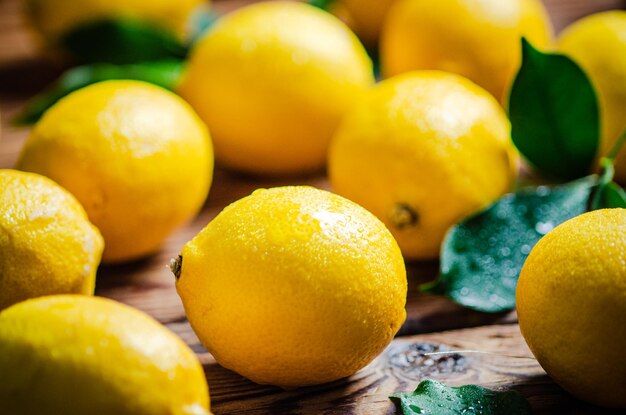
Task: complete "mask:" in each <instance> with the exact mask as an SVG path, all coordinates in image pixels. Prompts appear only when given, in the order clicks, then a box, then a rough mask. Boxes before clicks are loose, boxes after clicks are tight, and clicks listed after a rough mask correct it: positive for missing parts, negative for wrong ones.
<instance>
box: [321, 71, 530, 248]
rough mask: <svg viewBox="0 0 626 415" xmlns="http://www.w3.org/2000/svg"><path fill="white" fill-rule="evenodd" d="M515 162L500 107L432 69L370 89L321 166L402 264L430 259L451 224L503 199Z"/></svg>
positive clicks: (470, 85) (474, 89)
mask: <svg viewBox="0 0 626 415" xmlns="http://www.w3.org/2000/svg"><path fill="white" fill-rule="evenodd" d="M517 166H518V156H517V153H516V152H515V150H514V148H513V145H512V144H511V140H510V125H509V122H508V120H507V117H506V115H505V113H504V112H503V111H502V108H501V107H500V106H499V104H498V102H497V101H496V100H495V99H494V98H493V97H492V96H491V95H489V94H488V93H487V92H486V91H485V90H483V89H482V88H480V87H478V86H477V85H475V84H473V83H472V82H470V81H468V80H467V79H464V78H462V77H460V76H457V75H453V74H448V73H444V72H438V71H417V72H411V73H407V74H403V75H399V76H397V77H394V78H390V79H388V80H385V81H383V82H381V83H380V84H379V85H378V86H376V87H375V88H373V89H372V90H371V91H370V93H369V94H368V95H367V97H365V98H364V99H363V100H362V101H361V102H360V103H359V104H358V105H356V106H355V107H354V108H353V109H352V110H351V111H350V113H349V114H348V115H347V116H346V118H345V119H344V121H343V123H342V125H341V126H340V127H339V129H338V131H337V133H336V135H335V137H334V139H333V142H332V144H331V148H330V153H329V160H328V168H329V178H330V182H331V186H332V189H333V191H335V192H337V193H338V194H340V195H342V196H344V197H347V198H348V199H350V200H353V201H355V202H356V203H358V204H360V205H361V206H363V207H365V208H366V209H368V210H369V211H370V212H372V213H374V214H375V215H376V216H378V218H379V219H381V220H382V221H383V222H385V224H386V225H387V227H388V228H389V229H390V230H391V232H392V233H393V235H394V236H395V238H396V240H397V241H398V244H399V245H400V248H402V252H403V254H404V256H405V258H407V259H431V258H436V257H437V256H438V255H439V247H440V245H441V241H442V240H443V237H444V234H445V233H446V231H447V230H448V228H450V227H451V226H452V225H454V224H455V223H456V222H458V221H459V220H461V219H463V218H464V217H466V216H467V215H469V214H471V213H473V212H475V211H477V210H479V209H481V208H483V207H485V206H487V205H488V204H490V203H492V202H494V201H495V200H496V199H497V198H499V197H500V196H501V195H503V194H504V193H506V192H507V191H508V190H509V189H510V188H511V186H512V185H513V183H514V181H515V178H516V173H517Z"/></svg>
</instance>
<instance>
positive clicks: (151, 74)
mask: <svg viewBox="0 0 626 415" xmlns="http://www.w3.org/2000/svg"><path fill="white" fill-rule="evenodd" d="M182 67H183V62H181V61H176V60H169V61H159V62H144V63H141V64H132V65H112V64H108V63H101V64H94V65H86V66H79V67H76V68H73V69H70V70H69V71H67V72H65V73H64V74H63V75H61V77H60V78H59V80H57V81H56V82H55V83H54V84H53V85H52V86H51V87H50V88H48V89H47V90H46V91H44V92H42V93H41V94H39V95H37V96H35V97H34V98H33V99H31V100H30V101H29V102H28V104H26V107H25V108H24V110H23V111H22V112H21V113H20V114H19V115H18V116H17V117H16V118H15V119H14V120H13V122H14V123H16V124H32V123H35V122H37V120H39V118H41V116H42V115H43V113H44V112H45V111H46V110H47V109H48V108H50V107H51V106H52V105H54V104H55V103H56V102H57V101H58V100H59V99H61V98H63V97H64V96H66V95H67V94H69V93H71V92H73V91H76V90H78V89H80V88H83V87H85V86H87V85H91V84H93V83H96V82H100V81H106V80H110V79H134V80H139V81H145V82H150V83H152V84H155V85H159V86H161V87H163V88H167V89H174V87H175V86H176V84H177V83H178V80H179V78H180V72H181V70H182Z"/></svg>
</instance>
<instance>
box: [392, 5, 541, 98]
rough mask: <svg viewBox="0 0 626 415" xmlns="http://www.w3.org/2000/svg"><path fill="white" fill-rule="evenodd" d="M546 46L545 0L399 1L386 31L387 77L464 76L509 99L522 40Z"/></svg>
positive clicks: (537, 45) (393, 9) (518, 63)
mask: <svg viewBox="0 0 626 415" xmlns="http://www.w3.org/2000/svg"><path fill="white" fill-rule="evenodd" d="M522 36H525V37H526V38H527V39H528V40H529V41H530V42H531V43H532V44H533V45H534V46H536V47H539V48H545V47H547V46H548V45H549V44H550V42H551V40H552V28H551V25H550V22H549V19H548V15H547V13H546V10H545V9H544V7H543V5H542V3H541V1H540V0H438V1H431V0H399V1H397V2H396V3H395V4H394V6H393V7H392V8H391V10H390V11H389V14H388V16H387V19H386V21H385V25H384V27H383V30H382V35H381V37H382V39H381V67H382V71H383V74H384V75H385V76H393V75H397V74H399V73H402V72H407V71H410V70H414V69H438V70H443V71H449V72H454V73H457V74H459V75H463V76H464V77H466V78H469V79H470V80H472V81H474V82H475V83H477V84H478V85H480V86H482V87H483V88H485V89H486V90H487V91H489V92H491V94H493V95H494V96H495V97H496V98H497V99H498V100H504V99H505V97H506V95H507V94H508V89H509V87H510V83H511V81H512V79H513V76H514V75H515V72H516V71H517V69H518V68H519V65H520V62H521V56H522V53H521V37H522Z"/></svg>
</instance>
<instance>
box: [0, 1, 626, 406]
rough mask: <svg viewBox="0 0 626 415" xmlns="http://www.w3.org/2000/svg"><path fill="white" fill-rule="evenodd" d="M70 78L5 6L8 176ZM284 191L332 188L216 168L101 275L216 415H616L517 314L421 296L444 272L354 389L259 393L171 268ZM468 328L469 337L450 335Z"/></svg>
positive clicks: (0, 108)
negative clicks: (435, 396)
mask: <svg viewBox="0 0 626 415" xmlns="http://www.w3.org/2000/svg"><path fill="white" fill-rule="evenodd" d="M249 2H250V0H223V1H215V2H214V4H215V6H216V9H217V10H218V11H220V12H224V11H227V10H230V9H232V8H235V7H238V6H240V5H242V4H245V3H249ZM545 3H546V5H547V6H548V9H549V11H550V13H551V18H552V21H553V24H554V26H555V28H556V29H557V30H560V29H562V28H563V27H564V26H565V25H567V24H568V23H569V22H571V21H573V20H575V19H577V18H579V17H581V16H583V15H585V14H588V13H590V12H592V11H598V10H604V9H610V8H618V7H622V8H623V7H624V1H617V0H593V1H590V0H547V1H545ZM62 69H63V67H62V65H60V64H59V63H58V62H53V61H51V60H49V59H46V58H44V57H42V55H41V54H40V52H39V51H38V49H37V45H36V44H34V42H33V41H32V38H31V36H29V33H28V30H27V28H26V25H25V23H24V21H23V19H22V16H21V13H20V7H19V2H18V1H17V0H0V117H1V120H2V123H1V133H0V168H10V167H12V166H13V165H14V163H15V160H16V158H17V155H18V154H19V151H20V148H21V145H22V143H23V142H24V140H25V138H26V137H27V136H28V134H29V129H27V128H16V127H13V126H11V125H10V119H11V118H12V117H13V116H14V115H15V114H16V113H17V112H18V111H19V109H20V108H21V106H22V105H23V103H24V102H25V100H26V99H28V98H29V97H30V96H32V95H33V94H34V93H36V92H38V91H40V90H41V89H42V88H43V87H45V85H47V84H48V83H50V82H51V81H52V80H54V79H55V78H56V77H57V76H58V75H59V73H60V72H61V71H62ZM286 184H308V185H312V186H316V187H319V188H325V189H328V188H329V186H328V182H327V180H326V178H325V176H324V175H323V172H320V173H319V174H317V175H313V176H309V177H301V178H284V179H263V178H253V177H249V176H241V175H237V174H233V173H230V172H227V171H224V170H221V169H219V168H218V169H217V170H216V172H215V177H214V184H213V187H212V189H211V193H210V196H209V199H208V200H207V203H206V205H205V207H204V209H203V210H202V212H201V214H200V215H199V216H198V217H197V218H196V219H195V220H194V221H193V222H192V223H191V224H189V226H187V227H185V228H182V229H180V230H179V231H178V232H176V233H175V234H173V235H172V236H171V237H170V238H169V240H168V241H167V242H166V243H165V244H164V246H163V249H162V250H161V251H160V252H159V253H158V254H156V255H154V256H152V257H150V258H146V259H144V260H141V261H138V262H135V263H131V264H125V265H117V266H102V267H101V268H100V270H99V272H98V282H97V294H98V295H102V296H106V297H110V298H114V299H116V300H119V301H122V302H124V303H127V304H130V305H133V306H135V307H137V308H139V309H141V310H144V311H146V312H148V313H149V314H151V315H152V316H154V317H155V318H156V319H157V320H159V321H160V322H162V323H163V324H165V325H166V326H167V327H169V328H170V329H172V330H173V331H174V332H176V333H177V334H178V335H180V336H181V337H182V338H183V339H184V340H185V341H186V342H187V343H188V344H189V345H190V346H191V347H192V348H193V350H194V351H196V352H197V353H198V355H199V357H200V359H201V360H202V362H203V364H204V366H205V369H206V373H207V378H208V380H209V384H210V388H211V400H212V403H213V410H214V412H215V413H216V414H218V415H219V414H238V413H242V414H243V413H245V414H292V413H293V414H340V413H341V414H344V413H349V414H392V413H395V410H394V408H393V405H392V404H391V402H390V401H389V399H388V398H387V396H388V395H389V394H390V393H393V392H396V391H409V390H412V389H414V388H415V386H416V385H417V383H418V382H419V380H420V379H421V378H424V377H431V378H434V379H438V380H442V381H445V382H446V383H448V384H450V385H461V384H465V383H478V384H481V385H484V386H487V387H493V388H514V389H517V390H519V391H520V392H521V393H523V394H524V395H525V396H527V397H528V398H529V401H530V402H531V405H532V406H533V408H534V409H535V411H536V413H545V414H597V413H613V412H610V411H603V410H600V409H598V408H595V407H591V406H588V405H585V404H583V403H581V402H579V401H577V400H576V399H574V398H572V397H571V396H569V395H567V394H566V393H565V392H563V391H562V390H561V389H560V388H559V387H558V386H556V385H555V384H554V383H553V382H552V381H551V380H550V379H549V378H548V377H547V376H546V375H545V373H544V372H543V371H542V369H541V368H540V367H539V366H538V364H537V363H536V361H535V360H534V359H532V358H529V357H530V356H531V355H530V352H529V351H528V349H527V348H526V346H525V343H524V341H523V339H522V338H521V335H520V333H519V328H518V326H517V325H516V324H515V322H516V316H515V313H514V312H511V313H503V314H497V315H487V314H482V313H478V312H472V311H469V310H466V309H464V308H462V307H460V306H457V305H455V304H454V303H452V302H450V301H448V300H446V299H445V298H442V297H438V296H433V295H429V294H422V293H419V291H418V289H417V287H418V286H419V284H421V283H424V282H427V281H430V280H432V279H433V278H435V276H436V274H437V267H438V264H437V263H436V262H432V263H415V264H408V271H409V295H408V298H407V320H406V323H405V324H404V325H403V327H402V329H401V331H400V333H399V337H398V338H396V340H394V342H393V343H392V344H391V345H390V346H389V348H388V349H387V350H386V351H385V352H384V353H383V354H382V355H381V356H379V357H378V358H377V359H376V360H375V361H374V362H373V363H372V364H370V365H369V366H368V367H367V368H365V369H363V370H362V371H360V372H359V373H357V374H355V375H354V376H352V377H350V378H348V379H344V380H341V381H337V382H333V383H330V384H326V385H322V386H318V387H312V388H301V389H297V390H294V391H284V390H281V389H278V388H274V387H269V386H260V385H255V384H254V383H252V382H250V381H247V380H246V379H244V378H242V377H241V376H239V375H237V374H235V373H233V372H230V371H228V370H226V369H223V368H221V367H220V366H219V365H217V364H216V363H215V361H214V360H213V359H212V357H211V356H210V355H209V354H208V353H207V352H206V351H205V350H204V348H203V347H202V346H201V345H200V344H199V343H198V340H197V338H196V337H195V335H194V334H193V332H192V331H191V329H190V327H189V324H188V323H187V321H186V319H185V314H184V311H183V308H182V304H181V302H180V300H179V298H178V296H177V294H176V292H175V289H174V279H173V276H172V275H171V274H170V272H169V271H168V269H167V267H166V264H167V263H168V261H169V259H170V258H173V257H175V256H176V255H177V254H178V252H179V251H180V249H181V247H182V246H183V245H184V244H185V243H186V242H187V241H188V240H189V239H191V238H192V237H193V236H194V235H195V234H196V233H197V232H198V231H199V230H200V229H201V228H202V227H203V226H204V225H206V223H208V222H209V221H210V220H211V219H212V218H213V217H214V216H215V215H216V214H217V213H218V212H219V211H221V209H222V208H223V207H224V206H226V205H227V204H229V203H231V202H233V201H235V200H237V199H239V198H241V197H243V196H245V195H248V194H250V193H251V192H252V191H253V190H254V189H256V188H259V187H271V186H278V185H286ZM478 326H480V327H478ZM467 327H477V328H472V329H467ZM461 328H465V329H463V330H457V331H445V332H442V331H443V330H452V329H461ZM419 333H430V334H419ZM416 334H419V335H416ZM429 345H432V347H435V348H438V347H440V346H439V345H443V346H441V347H447V348H448V349H452V350H457V349H458V350H467V349H469V350H479V351H483V352H490V353H493V354H479V353H459V354H453V355H451V356H437V357H432V358H428V357H426V356H424V355H423V354H420V350H422V349H424V350H425V349H428V347H430V346H429ZM503 355H515V356H526V358H523V357H522V358H512V357H505V356H503Z"/></svg>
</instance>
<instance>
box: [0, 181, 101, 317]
mask: <svg viewBox="0 0 626 415" xmlns="http://www.w3.org/2000/svg"><path fill="white" fill-rule="evenodd" d="M102 249H103V241H102V236H100V232H98V230H97V229H96V228H95V227H94V226H93V225H92V224H91V223H90V222H89V220H88V219H87V214H86V213H85V210H84V209H83V208H82V206H81V205H80V203H78V201H77V200H76V199H75V198H74V197H73V196H72V195H71V194H69V193H68V192H67V191H66V190H65V189H63V188H61V186H59V185H57V184H56V183H54V182H53V181H52V180H49V179H47V178H45V177H42V176H39V175H38V174H32V173H23V172H18V171H15V170H0V310H1V309H3V308H5V307H8V306H10V305H12V304H14V303H17V302H19V301H23V300H26V299H27V298H31V297H38V296H42V295H49V294H64V293H68V294H69V293H80V294H93V290H94V286H95V278H96V269H97V268H98V264H99V263H100V257H101V256H102Z"/></svg>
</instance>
